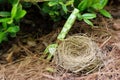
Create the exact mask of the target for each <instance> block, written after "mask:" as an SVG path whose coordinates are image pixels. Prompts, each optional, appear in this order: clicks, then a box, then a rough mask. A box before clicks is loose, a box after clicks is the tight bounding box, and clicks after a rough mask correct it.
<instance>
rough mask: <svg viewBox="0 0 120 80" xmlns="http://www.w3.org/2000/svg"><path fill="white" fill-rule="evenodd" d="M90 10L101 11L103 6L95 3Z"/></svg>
mask: <svg viewBox="0 0 120 80" xmlns="http://www.w3.org/2000/svg"><path fill="white" fill-rule="evenodd" d="M92 8H93V9H95V10H101V9H103V6H102V4H100V3H96V4H93V5H92Z"/></svg>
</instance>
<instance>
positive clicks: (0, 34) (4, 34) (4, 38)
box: [0, 32, 7, 43]
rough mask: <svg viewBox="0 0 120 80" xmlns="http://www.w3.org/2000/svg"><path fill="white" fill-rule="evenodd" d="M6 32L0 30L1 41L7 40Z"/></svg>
mask: <svg viewBox="0 0 120 80" xmlns="http://www.w3.org/2000/svg"><path fill="white" fill-rule="evenodd" d="M6 36H7V35H6V33H5V32H0V43H1V42H2V41H3V40H7V37H6Z"/></svg>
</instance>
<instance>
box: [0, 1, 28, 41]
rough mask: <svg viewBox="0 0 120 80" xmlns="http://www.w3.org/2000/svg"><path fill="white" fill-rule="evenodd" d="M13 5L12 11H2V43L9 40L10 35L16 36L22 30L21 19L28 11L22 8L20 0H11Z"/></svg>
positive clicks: (0, 38) (0, 20)
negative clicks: (19, 24) (20, 26)
mask: <svg viewBox="0 0 120 80" xmlns="http://www.w3.org/2000/svg"><path fill="white" fill-rule="evenodd" d="M9 3H10V4H11V5H12V9H11V11H10V12H9V11H0V23H1V25H0V43H1V42H2V41H6V40H8V38H7V37H8V35H10V36H11V37H15V36H16V33H17V32H18V31H19V30H20V28H19V26H18V25H17V24H18V23H19V20H20V19H21V18H23V17H24V15H25V14H26V11H25V10H23V9H22V5H21V4H20V3H19V0H9Z"/></svg>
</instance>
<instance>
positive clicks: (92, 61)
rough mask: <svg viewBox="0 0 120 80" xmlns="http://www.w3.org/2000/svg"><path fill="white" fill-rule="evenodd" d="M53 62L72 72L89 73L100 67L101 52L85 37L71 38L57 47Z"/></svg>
mask: <svg viewBox="0 0 120 80" xmlns="http://www.w3.org/2000/svg"><path fill="white" fill-rule="evenodd" d="M55 54H56V55H55V62H56V64H57V65H60V66H61V67H63V68H64V69H67V70H70V71H72V72H75V73H77V72H90V71H93V70H96V69H97V68H98V66H100V65H101V63H102V60H101V56H102V52H101V51H100V49H99V47H98V46H97V44H95V42H93V41H92V40H91V39H90V38H88V37H87V36H71V37H68V38H67V39H65V40H64V41H63V42H62V43H60V45H59V46H58V48H57V50H56V53H55Z"/></svg>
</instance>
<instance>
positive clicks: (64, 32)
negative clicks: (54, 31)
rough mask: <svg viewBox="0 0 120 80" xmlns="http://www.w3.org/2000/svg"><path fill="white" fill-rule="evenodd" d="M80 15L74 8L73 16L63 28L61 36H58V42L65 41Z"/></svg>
mask: <svg viewBox="0 0 120 80" xmlns="http://www.w3.org/2000/svg"><path fill="white" fill-rule="evenodd" d="M78 13H79V10H78V9H76V8H74V10H73V12H72V13H71V15H70V16H69V18H68V19H67V21H66V23H65V25H64V26H63V29H62V31H61V32H60V34H59V35H58V37H57V39H58V40H61V41H62V40H64V38H65V37H66V35H67V33H68V32H69V30H70V29H71V27H72V25H73V24H74V22H75V20H76V18H77V15H78Z"/></svg>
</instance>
